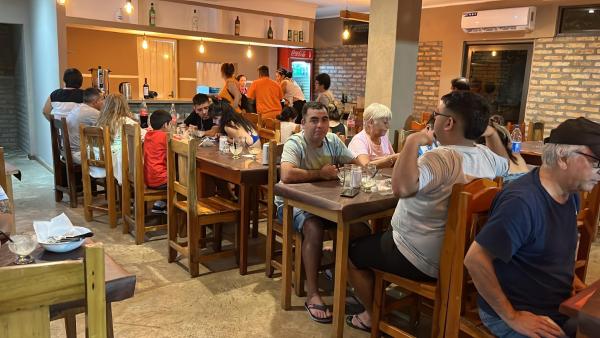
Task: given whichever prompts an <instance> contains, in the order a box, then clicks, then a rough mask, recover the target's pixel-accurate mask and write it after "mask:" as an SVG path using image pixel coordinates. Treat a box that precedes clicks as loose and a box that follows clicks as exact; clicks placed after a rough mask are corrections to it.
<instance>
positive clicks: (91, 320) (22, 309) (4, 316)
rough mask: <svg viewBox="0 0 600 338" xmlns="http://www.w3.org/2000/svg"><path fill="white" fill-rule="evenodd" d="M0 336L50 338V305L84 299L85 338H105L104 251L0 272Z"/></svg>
mask: <svg viewBox="0 0 600 338" xmlns="http://www.w3.org/2000/svg"><path fill="white" fill-rule="evenodd" d="M0 285H5V286H7V287H10V292H0V336H2V337H50V310H49V308H50V305H54V304H59V303H66V302H70V301H77V300H80V299H86V305H85V308H86V336H88V337H99V338H102V337H107V327H106V320H107V319H106V289H105V287H104V251H103V249H102V245H101V244H94V245H92V246H87V247H86V248H85V258H84V260H83V261H78V260H71V261H62V262H53V263H43V264H31V265H25V266H8V267H3V268H0Z"/></svg>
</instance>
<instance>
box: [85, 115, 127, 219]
mask: <svg viewBox="0 0 600 338" xmlns="http://www.w3.org/2000/svg"><path fill="white" fill-rule="evenodd" d="M79 136H80V144H81V170H82V172H83V173H85V175H82V176H83V177H82V181H83V213H84V215H85V220H86V221H88V222H89V221H91V220H92V218H93V211H94V210H100V211H104V212H107V213H108V218H109V224H110V227H111V228H115V227H116V226H117V209H118V206H117V193H116V190H117V182H116V180H115V177H114V175H113V165H112V152H111V149H110V131H109V129H108V128H104V129H103V128H100V127H87V126H84V125H80V126H79ZM90 167H98V168H104V170H105V171H106V177H104V178H102V179H99V178H92V177H91V176H90ZM92 179H93V180H94V182H95V183H96V184H98V185H102V186H104V192H105V194H106V201H107V203H106V204H93V203H92V199H93V198H92V197H93V196H92Z"/></svg>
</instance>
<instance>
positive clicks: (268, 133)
mask: <svg viewBox="0 0 600 338" xmlns="http://www.w3.org/2000/svg"><path fill="white" fill-rule="evenodd" d="M258 136H259V137H260V142H261V143H262V144H265V143H269V142H271V141H277V133H276V132H275V131H274V130H270V129H265V128H258Z"/></svg>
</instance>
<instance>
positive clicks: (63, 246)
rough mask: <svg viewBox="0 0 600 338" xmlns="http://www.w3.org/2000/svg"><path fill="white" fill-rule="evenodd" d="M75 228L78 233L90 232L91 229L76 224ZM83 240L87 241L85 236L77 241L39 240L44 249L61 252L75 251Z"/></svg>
mask: <svg viewBox="0 0 600 338" xmlns="http://www.w3.org/2000/svg"><path fill="white" fill-rule="evenodd" d="M73 229H74V230H75V231H76V232H77V234H78V235H81V234H85V233H88V232H90V229H88V228H85V227H77V226H74V227H73ZM83 242H85V238H83V239H81V240H79V241H76V242H66V243H53V244H49V243H43V242H39V243H40V245H41V246H42V247H43V248H44V249H46V250H48V251H52V252H59V253H60V252H69V251H73V250H75V249H77V248H79V247H80V246H81V245H82V244H83Z"/></svg>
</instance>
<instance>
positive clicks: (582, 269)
mask: <svg viewBox="0 0 600 338" xmlns="http://www.w3.org/2000/svg"><path fill="white" fill-rule="evenodd" d="M581 205H582V207H581V211H580V212H579V215H578V219H579V221H578V224H577V225H578V227H577V228H578V230H579V235H580V236H579V246H578V249H577V258H576V259H577V260H576V262H575V275H576V276H577V277H578V278H579V279H580V280H581V281H583V282H585V278H586V276H587V268H588V263H589V256H590V251H591V249H592V242H594V239H595V238H596V234H597V231H598V218H599V216H600V212H599V211H600V184H596V186H595V187H594V189H593V190H592V191H591V192H590V193H589V194H587V196H586V197H585V199H582V200H581Z"/></svg>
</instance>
